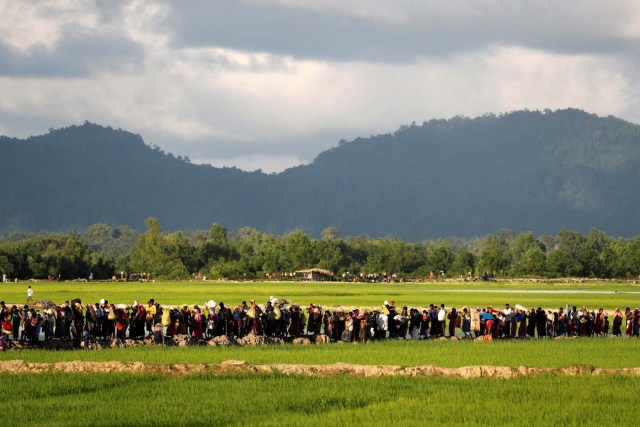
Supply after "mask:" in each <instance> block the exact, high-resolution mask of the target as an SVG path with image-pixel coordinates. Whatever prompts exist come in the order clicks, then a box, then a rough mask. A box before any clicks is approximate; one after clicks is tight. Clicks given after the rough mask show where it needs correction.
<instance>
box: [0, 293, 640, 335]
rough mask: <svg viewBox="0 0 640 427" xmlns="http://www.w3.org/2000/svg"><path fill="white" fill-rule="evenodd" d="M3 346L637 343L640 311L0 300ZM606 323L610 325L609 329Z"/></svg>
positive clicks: (390, 304) (387, 304) (275, 301)
mask: <svg viewBox="0 0 640 427" xmlns="http://www.w3.org/2000/svg"><path fill="white" fill-rule="evenodd" d="M0 319H2V333H3V334H2V340H3V341H2V343H1V344H3V345H4V344H6V343H7V342H8V341H9V340H20V341H40V340H41V339H42V338H43V339H44V340H45V341H46V340H51V339H60V340H80V339H84V340H85V341H88V340H90V339H97V340H104V341H110V340H113V339H118V340H121V341H124V340H125V339H134V340H140V339H145V338H147V337H153V340H154V341H155V342H157V343H162V342H164V341H165V339H166V338H171V337H174V336H176V335H181V336H188V337H190V338H191V339H192V340H194V341H199V340H203V339H207V338H213V337H216V336H222V335H225V336H227V337H229V338H242V337H244V336H246V335H249V334H254V335H264V336H271V337H279V338H284V339H293V338H299V337H304V336H318V335H326V336H327V337H328V339H329V340H331V341H334V342H337V341H360V342H365V341H368V340H371V339H376V340H377V339H388V338H392V339H393V338H397V339H414V340H417V339H427V338H439V337H459V338H464V339H474V338H479V337H483V338H484V339H505V338H527V337H529V338H534V337H535V338H545V337H556V336H582V337H588V336H596V337H598V336H599V337H603V336H607V335H609V334H611V335H615V336H621V335H623V329H624V334H625V335H627V336H634V337H638V336H639V335H640V311H639V310H638V308H636V309H635V310H631V309H630V308H627V309H626V310H625V311H624V312H622V311H621V310H620V309H618V308H616V310H615V311H614V312H613V314H612V319H609V315H607V314H606V313H605V312H604V310H603V309H602V308H600V309H598V310H597V311H589V310H587V309H586V308H583V309H578V308H577V307H575V306H574V307H566V308H562V307H561V308H559V309H557V310H543V309H542V308H541V307H538V308H537V309H531V310H527V309H525V308H524V307H521V306H518V305H516V306H515V307H511V306H510V305H509V304H506V305H505V306H504V308H499V309H497V308H494V307H486V308H479V307H478V308H475V309H469V308H467V307H462V309H461V310H458V309H456V308H455V307H452V308H447V307H445V305H444V304H441V305H439V306H438V305H434V304H431V305H429V307H425V308H421V309H418V308H409V307H406V306H405V307H402V308H396V306H395V302H394V301H391V302H388V301H384V303H383V304H382V305H381V306H380V307H379V308H374V309H352V310H345V309H344V308H343V307H339V308H335V309H332V310H323V308H322V307H321V306H319V305H316V304H309V305H308V306H306V307H301V306H300V305H298V304H291V301H288V300H285V299H278V298H274V297H272V298H270V299H269V300H268V301H267V302H266V303H265V304H256V302H255V301H254V300H251V301H249V303H248V304H247V303H246V301H243V302H242V303H241V304H240V305H237V306H235V307H229V306H226V305H225V304H224V303H223V302H220V303H219V304H218V303H216V302H215V301H213V300H211V301H208V302H207V303H205V304H203V305H202V307H200V306H198V305H196V306H193V307H189V306H183V307H169V308H166V307H163V306H162V305H160V304H159V303H158V302H156V301H155V300H154V299H151V300H149V301H148V302H147V303H146V304H140V303H139V302H138V301H134V303H133V304H132V305H124V304H118V305H116V304H110V303H109V302H108V301H106V300H101V301H100V302H98V303H95V304H86V305H83V304H82V302H81V301H80V300H78V299H76V300H72V301H71V302H69V301H65V303H64V304H62V305H61V306H57V305H53V304H50V305H49V306H46V307H38V309H36V307H34V306H28V305H25V306H24V307H22V308H18V307H17V306H15V305H14V306H12V307H11V308H9V307H7V306H6V305H5V303H4V301H0ZM610 320H611V322H610Z"/></svg>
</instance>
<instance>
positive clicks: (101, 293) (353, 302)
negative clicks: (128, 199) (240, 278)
mask: <svg viewBox="0 0 640 427" xmlns="http://www.w3.org/2000/svg"><path fill="white" fill-rule="evenodd" d="M28 285H31V286H32V287H33V289H34V291H35V293H34V300H35V301H38V300H51V301H54V302H56V303H60V304H61V303H62V302H64V301H70V300H71V299H73V298H80V299H82V301H83V302H97V301H99V300H100V299H102V298H104V299H107V300H109V301H110V302H115V303H127V304H131V303H132V302H133V301H134V300H135V299H137V300H139V301H141V302H146V301H148V300H149V299H150V298H154V299H155V300H156V301H159V302H160V303H161V304H166V305H182V304H189V305H192V304H202V303H204V302H205V301H208V300H210V299H214V300H215V301H218V302H220V301H224V302H225V303H226V304H227V305H231V306H233V305H237V304H239V303H240V302H241V301H243V300H245V301H248V300H250V299H255V300H256V301H257V302H259V303H260V302H266V301H267V299H268V298H269V297H270V296H271V295H274V296H277V297H281V298H287V299H290V300H292V301H293V302H294V303H298V304H301V305H307V304H310V303H315V304H320V305H323V306H339V305H344V306H357V307H374V306H379V305H381V304H382V302H383V301H385V300H389V301H390V300H395V302H396V306H400V307H402V306H404V305H407V306H414V307H423V306H426V305H429V304H430V303H438V304H441V303H444V304H446V305H447V306H457V307H462V306H468V307H473V306H489V305H491V306H496V307H497V306H504V304H505V303H510V304H511V305H515V304H521V305H523V306H525V307H537V306H541V307H545V308H551V307H555V308H557V307H559V306H564V305H566V304H570V305H577V306H587V307H589V308H598V307H603V308H605V309H609V310H612V309H614V308H616V307H621V308H624V307H632V308H633V307H636V306H639V305H640V285H637V284H632V283H609V282H607V283H577V284H565V283H558V284H542V283H508V282H506V283H505V282H486V283H465V282H459V283H450V282H446V283H443V282H437V283H433V282H430V283H392V284H381V283H336V282H324V283H303V282H150V283H142V282H129V283H121V282H115V283H112V282H92V283H70V282H63V283H58V282H34V283H29V282H18V283H2V284H0V299H2V300H4V301H6V302H8V303H19V304H23V303H24V302H25V301H26V290H27V286H28Z"/></svg>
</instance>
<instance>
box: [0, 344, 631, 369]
mask: <svg viewBox="0 0 640 427" xmlns="http://www.w3.org/2000/svg"><path fill="white" fill-rule="evenodd" d="M638 354H640V340H638V339H627V338H605V339H602V338H580V339H572V340H527V341H497V342H493V343H488V342H468V341H450V342H449V341H447V342H434V341H426V342H425V341H386V342H371V343H367V344H364V345H363V344H331V345H314V346H292V345H283V346H268V347H244V348H242V347H187V348H184V347H135V348H126V349H109V350H95V351H82V350H79V351H58V352H55V351H47V350H21V351H8V352H4V353H0V360H11V359H22V360H25V361H27V362H39V363H43V362H47V363H54V362H59V361H73V360H83V361H98V362H106V361H122V362H145V363H153V364H169V363H220V362H222V361H225V360H230V359H234V360H245V361H247V362H250V363H255V364H272V363H299V364H331V363H337V362H344V363H354V364H366V365H403V366H417V365H437V366H442V367H460V366H469V365H498V366H513V367H516V366H520V365H527V366H541V367H562V366H567V365H576V364H583V365H593V366H596V367H599V368H629V367H639V366H640V358H638Z"/></svg>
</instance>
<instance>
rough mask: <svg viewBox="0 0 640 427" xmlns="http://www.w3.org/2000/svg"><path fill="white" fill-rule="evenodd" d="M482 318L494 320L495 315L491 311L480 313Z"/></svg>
mask: <svg viewBox="0 0 640 427" xmlns="http://www.w3.org/2000/svg"><path fill="white" fill-rule="evenodd" d="M480 318H481V319H484V320H493V319H494V317H493V315H492V314H491V313H480Z"/></svg>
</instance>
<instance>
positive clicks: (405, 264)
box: [0, 218, 640, 280]
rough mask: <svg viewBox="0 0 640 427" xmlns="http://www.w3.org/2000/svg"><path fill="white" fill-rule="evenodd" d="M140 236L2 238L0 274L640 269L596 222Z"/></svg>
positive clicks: (98, 229) (639, 245)
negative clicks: (542, 227) (430, 231)
mask: <svg viewBox="0 0 640 427" xmlns="http://www.w3.org/2000/svg"><path fill="white" fill-rule="evenodd" d="M145 224H146V227H147V229H146V231H145V232H143V233H140V232H137V231H135V230H132V229H131V228H129V227H126V226H120V227H117V228H112V227H111V226H109V225H106V224H95V225H93V226H90V227H88V228H87V229H86V230H85V231H84V232H83V233H76V232H72V233H68V234H47V235H42V234H19V235H16V234H14V235H10V236H6V237H2V238H0V273H2V274H6V275H7V277H9V278H18V279H20V280H24V279H30V278H34V279H46V278H48V277H50V278H61V279H64V280H71V279H77V278H88V277H89V275H91V276H92V277H93V278H94V279H109V278H111V277H112V276H113V275H118V274H120V273H121V272H148V273H151V275H152V277H154V278H158V279H160V278H162V279H186V278H190V277H193V276H194V275H199V276H206V277H207V278H211V279H219V278H220V279H222V278H226V279H260V278H264V277H265V276H266V275H267V274H270V273H274V272H294V271H296V270H300V269H306V268H311V267H318V268H323V269H327V270H330V271H332V272H334V273H335V274H336V275H337V276H338V277H341V276H342V274H343V273H347V272H349V273H352V274H356V275H357V274H360V273H364V274H369V273H380V274H383V273H385V274H387V275H396V276H397V277H398V278H401V279H406V280H413V279H416V278H425V277H428V276H429V274H430V273H431V272H435V274H438V275H439V274H441V272H443V273H444V274H445V275H447V276H449V277H456V276H468V275H470V274H471V275H473V276H476V275H477V276H488V277H550V278H552V277H598V278H632V277H636V276H638V274H639V273H640V236H636V237H632V238H628V239H625V238H614V237H612V236H609V235H607V234H606V233H604V232H603V231H601V230H598V229H595V228H592V229H590V230H589V232H588V233H587V234H586V235H584V234H582V233H580V232H577V231H573V230H564V229H563V230H560V231H559V232H558V233H557V234H556V235H555V236H538V237H536V236H535V235H534V234H533V233H531V232H521V233H515V232H513V231H511V230H508V229H501V230H499V231H498V232H497V233H495V234H490V235H487V236H486V237H483V238H472V239H458V238H447V239H437V240H428V241H423V242H407V241H403V240H400V239H397V238H394V237H383V238H370V237H369V236H367V235H361V236H355V237H341V236H340V232H339V230H337V229H336V228H334V227H329V228H326V229H325V230H324V231H323V232H322V237H321V238H312V237H310V236H309V235H307V234H305V233H303V232H301V231H299V230H296V231H293V232H291V233H289V234H286V235H284V236H277V235H272V234H268V233H264V232H261V231H258V230H256V229H254V228H251V227H244V228H240V229H237V230H232V231H228V230H227V229H226V228H225V227H223V226H221V225H219V224H213V225H212V226H211V228H210V229H209V230H208V231H196V232H184V231H176V232H163V231H162V229H161V227H160V223H159V222H158V220H157V219H155V218H148V219H147V220H146V221H145Z"/></svg>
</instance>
